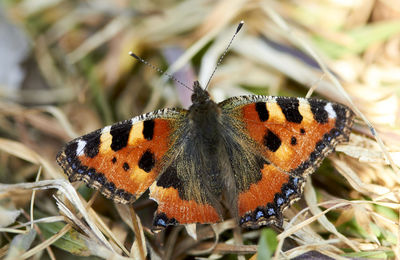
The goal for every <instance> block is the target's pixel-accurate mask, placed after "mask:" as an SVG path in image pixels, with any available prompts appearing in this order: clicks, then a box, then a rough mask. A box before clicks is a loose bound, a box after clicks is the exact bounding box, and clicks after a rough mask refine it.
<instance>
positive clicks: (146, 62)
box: [129, 51, 193, 91]
mask: <svg viewBox="0 0 400 260" xmlns="http://www.w3.org/2000/svg"><path fill="white" fill-rule="evenodd" d="M129 55H130V56H132V57H133V58H135V59H137V60H138V61H140V62H142V63H144V64H145V65H146V66H148V67H150V68H152V69H153V70H155V71H157V72H158V73H160V74H162V75H165V76H167V77H168V78H169V79H172V80H173V81H175V82H177V83H179V84H180V85H182V86H183V87H185V88H187V89H189V90H190V91H193V89H191V88H189V87H188V86H187V85H186V84H185V83H183V82H182V81H180V80H179V79H177V78H175V77H174V76H172V75H171V74H168V73H165V71H163V70H162V69H160V68H158V67H156V66H154V65H153V64H151V63H149V62H148V61H146V60H144V59H142V58H140V57H139V56H137V55H136V54H134V53H133V52H131V51H130V52H129Z"/></svg>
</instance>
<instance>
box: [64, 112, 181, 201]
mask: <svg viewBox="0 0 400 260" xmlns="http://www.w3.org/2000/svg"><path fill="white" fill-rule="evenodd" d="M186 112H187V111H186V110H179V109H163V110H158V111H155V112H152V113H148V114H145V115H141V116H138V117H135V118H133V119H130V120H126V121H123V122H120V123H117V124H114V125H112V126H107V127H104V128H102V129H99V130H96V131H94V132H92V133H90V134H87V135H84V136H82V137H79V138H77V139H75V140H72V141H71V142H69V143H68V144H67V145H66V146H65V147H64V149H63V150H62V151H61V152H60V153H59V154H58V155H57V161H58V163H59V164H60V165H61V166H62V168H63V169H64V171H65V172H66V173H67V175H68V177H69V179H70V181H77V180H83V181H85V182H86V183H87V184H88V185H89V186H90V187H93V188H96V189H99V190H100V191H101V192H102V193H103V194H104V195H105V196H106V197H108V198H111V199H113V200H114V201H116V202H119V203H130V202H133V201H134V200H136V198H137V197H139V196H140V195H141V194H142V193H143V192H144V191H146V190H147V189H148V187H149V186H150V185H151V184H152V183H153V182H154V181H155V180H156V178H157V177H158V175H159V173H160V171H161V170H162V168H163V156H164V155H165V154H166V153H167V151H168V149H169V147H170V146H171V144H172V143H173V142H174V140H173V139H172V138H171V136H172V135H170V133H171V132H174V129H173V127H174V126H175V125H176V123H175V122H176V121H179V120H181V119H182V118H185V116H186Z"/></svg>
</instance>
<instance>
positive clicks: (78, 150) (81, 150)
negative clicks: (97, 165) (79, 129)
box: [76, 140, 86, 156]
mask: <svg viewBox="0 0 400 260" xmlns="http://www.w3.org/2000/svg"><path fill="white" fill-rule="evenodd" d="M85 146H86V142H85V141H83V140H79V141H78V148H76V155H77V156H81V155H83V153H84V149H85Z"/></svg>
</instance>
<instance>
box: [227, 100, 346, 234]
mask: <svg viewBox="0 0 400 260" xmlns="http://www.w3.org/2000/svg"><path fill="white" fill-rule="evenodd" d="M219 106H220V107H221V108H222V111H223V113H222V118H223V120H222V122H224V124H225V126H224V127H225V128H226V129H228V130H230V131H227V132H226V135H227V136H226V137H225V138H226V139H227V140H230V139H231V140H232V141H229V142H227V143H226V144H225V145H226V146H227V150H228V151H230V150H235V149H234V148H231V144H230V143H240V142H244V144H243V147H245V148H246V149H245V150H246V151H248V152H246V153H244V156H242V159H241V160H239V162H238V163H237V164H238V165H237V166H233V168H234V169H241V170H239V171H235V172H234V176H235V183H236V186H237V193H238V195H237V208H238V215H239V217H240V224H241V225H242V226H244V227H258V226H260V225H269V224H275V225H281V222H282V218H281V213H282V211H283V210H284V209H285V208H286V207H287V206H288V205H289V204H290V203H291V202H292V201H293V200H294V199H296V198H298V197H300V196H301V193H302V186H303V181H304V179H305V177H307V176H308V175H309V174H310V173H312V172H314V171H315V169H316V168H317V167H318V166H319V165H320V163H321V162H322V160H323V159H324V157H326V156H327V155H328V154H329V153H330V152H332V151H333V150H334V147H335V146H336V144H337V143H340V142H343V141H347V140H348V138H349V135H350V131H351V129H350V128H351V125H352V119H353V116H354V115H353V113H352V111H351V110H350V109H348V108H347V107H345V106H343V105H340V104H336V103H332V102H327V101H323V100H317V99H303V98H295V97H267V96H242V97H234V98H230V99H227V100H225V101H223V102H221V103H219ZM235 129H236V130H235ZM237 133H239V134H237ZM244 140H245V141H244ZM230 156H231V157H232V160H234V159H235V158H236V157H237V156H236V155H235V154H234V152H231V153H230ZM247 157H248V158H250V159H246V158H247ZM259 157H261V159H254V158H259ZM239 158H240V157H239ZM252 158H253V159H252ZM251 160H253V161H254V160H255V161H258V162H260V163H259V164H258V165H259V167H258V171H257V172H254V171H248V170H246V167H247V165H246V163H247V162H249V161H251ZM241 164H244V165H241Z"/></svg>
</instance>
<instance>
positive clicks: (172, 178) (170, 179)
mask: <svg viewBox="0 0 400 260" xmlns="http://www.w3.org/2000/svg"><path fill="white" fill-rule="evenodd" d="M157 186H159V187H163V188H170V187H172V188H174V189H177V190H178V193H179V197H181V198H184V194H183V182H182V181H181V179H179V178H178V173H177V171H176V167H175V166H169V167H168V168H167V169H166V170H165V172H163V173H162V174H161V177H160V178H159V179H158V181H157Z"/></svg>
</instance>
